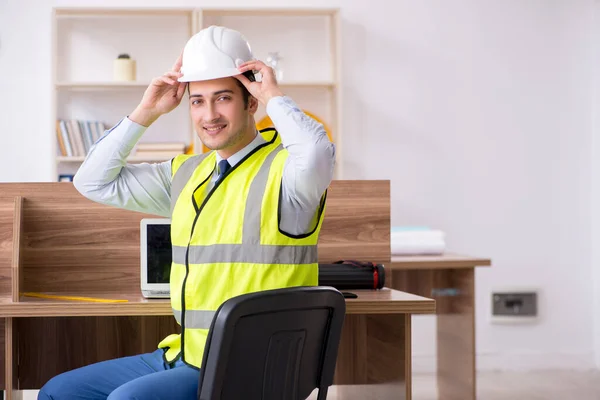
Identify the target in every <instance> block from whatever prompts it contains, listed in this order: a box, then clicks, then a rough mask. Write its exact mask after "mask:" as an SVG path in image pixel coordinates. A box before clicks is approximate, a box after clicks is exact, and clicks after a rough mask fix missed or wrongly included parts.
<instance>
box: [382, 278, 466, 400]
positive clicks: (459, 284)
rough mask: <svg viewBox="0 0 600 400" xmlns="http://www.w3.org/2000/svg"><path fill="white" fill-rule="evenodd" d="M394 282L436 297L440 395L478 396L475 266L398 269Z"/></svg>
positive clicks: (455, 399)
mask: <svg viewBox="0 0 600 400" xmlns="http://www.w3.org/2000/svg"><path fill="white" fill-rule="evenodd" d="M391 286H392V287H393V288H394V289H397V290H403V291H406V292H409V293H414V294H417V295H420V296H425V297H432V298H434V299H435V301H436V310H437V383H438V398H440V399H443V400H475V397H476V391H477V388H476V380H475V270H474V268H465V269H435V270H394V272H393V275H392V283H391ZM445 289H452V290H445ZM456 290H457V291H458V292H456Z"/></svg>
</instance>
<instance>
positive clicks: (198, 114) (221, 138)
mask: <svg viewBox="0 0 600 400" xmlns="http://www.w3.org/2000/svg"><path fill="white" fill-rule="evenodd" d="M189 91H190V98H189V101H190V113H191V116H192V121H193V122H194V128H195V129H196V132H197V133H198V136H199V137H200V140H201V141H202V143H204V145H205V146H206V147H208V148H209V149H211V150H232V152H231V154H233V153H235V152H236V151H237V150H240V149H241V147H243V145H245V144H247V143H246V142H247V141H246V140H245V139H248V138H247V137H246V136H248V135H249V134H252V135H253V133H254V130H250V129H248V127H249V126H250V125H251V124H252V125H253V122H252V121H253V120H254V119H253V118H252V116H253V115H254V113H255V112H256V106H257V104H256V100H255V99H253V98H252V97H251V98H250V99H249V104H248V107H246V105H245V104H244V98H243V95H242V89H241V88H240V87H239V85H238V84H237V82H236V79H235V78H221V79H213V80H210V81H200V82H190V84H189ZM252 137H253V136H252ZM250 140H251V139H250ZM237 147H240V148H239V149H238V148H237Z"/></svg>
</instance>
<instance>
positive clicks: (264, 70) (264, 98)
mask: <svg viewBox="0 0 600 400" xmlns="http://www.w3.org/2000/svg"><path fill="white" fill-rule="evenodd" d="M238 69H239V70H240V73H244V72H246V71H258V72H260V74H261V75H262V80H261V82H251V81H250V80H249V79H248V78H246V77H245V76H244V75H236V76H235V78H237V79H238V80H239V81H240V82H242V84H243V85H244V86H245V87H246V89H248V91H249V92H250V94H251V95H252V96H254V97H256V99H257V100H258V101H259V102H260V103H261V104H262V105H264V106H266V105H267V103H268V102H269V100H271V99H272V98H273V97H276V96H283V92H282V91H281V89H280V88H279V86H278V85H277V79H276V78H275V72H274V71H273V68H271V67H269V66H268V65H266V64H265V63H264V62H262V61H258V60H254V61H248V62H245V63H243V64H242V65H240V66H239V67H238Z"/></svg>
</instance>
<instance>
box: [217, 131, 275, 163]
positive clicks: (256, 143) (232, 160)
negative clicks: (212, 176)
mask: <svg viewBox="0 0 600 400" xmlns="http://www.w3.org/2000/svg"><path fill="white" fill-rule="evenodd" d="M263 143H265V138H263V137H262V135H261V134H260V133H259V132H257V133H256V137H255V138H254V140H252V141H251V142H250V143H249V144H248V145H246V147H244V148H243V149H241V150H240V151H238V152H237V153H235V154H233V155H232V156H231V157H229V158H228V159H227V162H228V163H229V165H231V166H232V167H234V166H235V165H236V164H237V163H239V162H240V161H242V159H243V158H244V157H246V156H247V155H248V154H250V152H251V151H252V150H254V149H255V148H257V147H258V146H260V145H261V144H263ZM216 154H217V165H219V161H221V160H223V157H221V156H220V155H219V153H216Z"/></svg>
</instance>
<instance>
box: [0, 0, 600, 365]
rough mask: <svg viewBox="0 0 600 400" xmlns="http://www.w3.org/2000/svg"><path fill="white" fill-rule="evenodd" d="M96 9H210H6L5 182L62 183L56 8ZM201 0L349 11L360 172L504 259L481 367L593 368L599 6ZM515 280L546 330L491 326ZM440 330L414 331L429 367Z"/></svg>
mask: <svg viewBox="0 0 600 400" xmlns="http://www.w3.org/2000/svg"><path fill="white" fill-rule="evenodd" d="M84 3H85V4H86V5H90V6H110V5H113V6H141V5H142V4H144V5H146V4H147V5H151V6H176V5H179V6H194V5H197V4H199V3H198V2H197V1H194V0H187V1H186V0H170V1H159V0H144V1H142V0H139V1H131V0H130V1H124V0H118V1H117V0H102V1H87V2H83V1H75V0H73V1H59V0H54V1H42V0H39V1H34V0H0V93H2V96H0V110H2V111H1V113H2V114H1V118H0V132H1V135H2V141H1V143H2V146H0V181H47V180H52V179H53V178H54V177H53V176H52V174H51V170H52V169H51V168H50V167H49V166H50V165H51V163H52V162H53V157H52V155H51V154H50V151H49V148H50V146H51V140H54V137H53V136H52V135H49V134H48V129H47V127H48V126H51V123H52V115H51V110H50V109H49V104H50V100H51V97H50V88H51V84H52V80H51V75H50V66H51V65H50V61H51V53H50V43H51V42H50V35H49V32H50V11H51V7H52V6H71V5H82V4H84ZM201 3H203V4H204V5H205V6H219V7H224V6H228V5H230V6H244V7H246V6H254V5H256V6H260V5H262V6H275V5H278V4H280V3H285V4H288V5H290V6H311V5H312V6H322V7H332V6H342V7H343V8H342V10H343V14H342V19H343V21H344V26H343V35H344V46H343V51H344V65H343V78H344V80H345V82H344V94H345V99H344V106H345V110H344V116H343V118H344V127H345V132H344V138H345V141H344V143H345V144H344V153H345V155H346V156H347V158H346V159H344V160H339V162H342V163H344V171H345V172H346V176H345V178H358V179H371V178H377V179H380V178H384V179H391V180H392V196H393V198H392V200H393V206H392V213H393V223H394V224H396V225H398V224H428V225H431V226H434V227H437V228H440V229H443V230H445V231H446V232H447V234H448V236H447V237H448V244H449V247H450V248H451V249H452V250H453V251H457V252H464V253H469V254H474V255H480V256H488V257H491V258H492V259H493V263H494V266H493V268H491V269H485V270H483V269H482V270H479V271H478V274H477V302H478V306H477V339H478V340H477V345H478V361H479V364H478V365H479V367H480V368H505V369H511V368H528V367H531V368H545V367H573V368H587V367H591V366H592V365H593V360H594V359H593V348H594V339H593V330H594V323H593V318H592V315H593V307H592V299H593V296H592V276H593V275H592V270H591V257H592V253H591V250H592V247H591V242H590V238H591V234H590V232H591V228H592V223H591V221H590V215H591V211H592V210H591V199H592V185H591V182H592V157H591V155H592V153H591V151H590V150H589V149H590V148H591V144H592V112H591V107H592V94H593V93H592V89H593V85H592V82H593V81H592V70H593V68H592V67H593V61H594V60H593V52H592V50H593V44H594V43H595V42H596V41H595V39H594V38H593V37H592V33H593V31H592V28H593V25H592V23H593V12H594V2H593V1H592V0H571V1H561V2H551V1H542V0H536V1H534V0H531V1H526V2H525V1H521V0H511V1H507V0H498V1H494V2H492V1H475V0H471V1H467V0H462V1H459V0H455V1H452V2H449V1H447V0H430V1H416V0H400V1H397V2H389V3H387V2H386V8H388V10H386V12H383V11H382V10H383V4H384V2H383V1H382V0H370V1H358V0H354V1H349V0H346V1H344V2H342V1H336V0H329V1H327V0H314V1H304V2H301V1H297V2H292V1H287V2H280V1H276V0H270V1H267V0H265V1H262V2H254V3H253V4H249V3H248V2H247V1H241V0H237V1H236V0H229V1H223V0H222V1H216V0H212V1H204V2H201ZM342 4H343V5H342ZM596 33H597V32H596ZM596 65H597V64H596ZM596 170H598V169H597V168H596ZM596 189H598V188H596ZM598 192H599V193H600V190H598ZM597 194H598V193H597ZM599 226H600V225H599ZM596 280H597V281H600V278H599V277H598V276H597V275H596ZM509 285H517V286H533V287H538V288H540V295H541V298H540V313H541V317H540V321H539V323H537V324H533V325H526V326H498V325H491V324H490V323H489V321H488V315H489V308H490V291H491V290H493V288H495V287H497V286H509ZM598 311H600V307H599V301H598V299H596V314H598V313H599V312H598ZM432 322H433V321H432V320H431V319H430V318H429V319H427V318H425V319H419V320H418V321H417V323H416V324H415V333H414V338H415V341H416V345H415V354H416V355H417V361H416V364H418V365H416V367H417V368H416V369H417V370H418V368H419V367H421V368H424V369H427V368H430V367H431V365H432V360H433V358H432V355H433V354H434V350H435V348H434V342H433V337H432V330H431V328H432V327H433V323H432ZM599 324H600V323H597V325H596V329H597V330H596V332H597V333H599V332H600V328H599V327H598V325H599ZM597 346H600V345H597ZM597 349H599V350H600V347H597Z"/></svg>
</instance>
